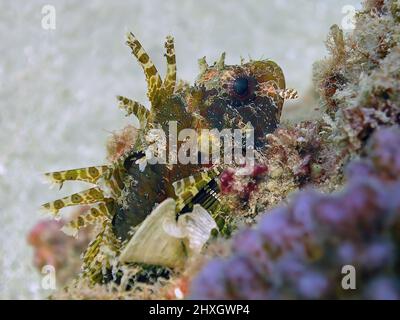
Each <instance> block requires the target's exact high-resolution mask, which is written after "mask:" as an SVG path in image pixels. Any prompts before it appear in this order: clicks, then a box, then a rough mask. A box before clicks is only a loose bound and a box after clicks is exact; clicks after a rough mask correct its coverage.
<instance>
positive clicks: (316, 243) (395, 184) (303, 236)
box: [54, 0, 400, 299]
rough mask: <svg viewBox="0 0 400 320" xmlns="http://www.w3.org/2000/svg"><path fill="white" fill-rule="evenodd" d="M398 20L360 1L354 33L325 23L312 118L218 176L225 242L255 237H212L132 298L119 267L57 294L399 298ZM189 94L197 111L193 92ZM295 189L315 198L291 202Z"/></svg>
mask: <svg viewBox="0 0 400 320" xmlns="http://www.w3.org/2000/svg"><path fill="white" fill-rule="evenodd" d="M399 17H400V5H399V2H398V1H394V0H393V1H392V0H372V1H371V0H369V1H365V2H364V4H363V8H362V9H361V11H360V12H358V13H357V15H356V25H355V29H354V30H353V31H352V32H350V33H347V34H345V33H343V31H342V30H341V29H340V28H339V27H338V26H336V25H335V26H333V27H332V28H331V31H330V34H329V36H328V40H327V47H328V49H329V52H330V55H329V57H327V58H326V59H324V60H322V61H320V62H317V63H315V66H314V84H315V89H316V90H317V91H318V93H319V96H320V104H321V109H322V110H323V114H322V116H321V118H320V119H317V120H310V121H303V122H300V123H296V124H292V125H290V124H287V125H280V126H279V127H278V128H277V129H276V130H275V131H274V132H271V133H269V134H268V135H267V136H266V140H265V142H266V144H265V148H264V147H262V148H260V149H259V150H258V152H257V153H256V164H255V166H254V167H243V166H231V167H230V168H227V169H224V171H223V172H222V174H221V176H220V188H221V197H220V201H221V204H222V206H221V207H222V208H223V210H222V211H223V212H222V213H221V217H223V219H222V221H218V219H216V223H217V225H218V227H219V229H220V230H224V232H222V235H224V236H225V237H227V238H229V237H230V235H231V234H232V233H233V232H236V231H235V230H236V229H241V228H243V225H253V224H255V223H257V226H256V227H255V228H254V229H251V228H247V229H245V230H244V231H240V232H239V233H238V234H237V235H234V236H233V240H230V239H227V240H221V237H220V236H219V235H215V236H216V239H211V240H209V242H208V244H209V245H208V246H206V247H205V248H203V251H202V255H201V256H198V257H197V258H196V259H195V260H190V261H188V262H187V264H186V265H185V268H184V269H181V270H170V271H169V272H168V273H166V274H164V276H163V277H159V279H158V280H157V279H156V280H155V281H153V282H151V283H143V284H142V285H141V286H140V287H135V290H132V288H133V287H132V286H128V285H127V283H129V280H128V278H127V274H129V270H130V268H131V270H133V269H135V268H137V265H132V266H130V265H126V266H124V268H125V273H124V275H122V279H123V280H124V281H122V282H120V284H117V283H116V282H115V281H111V282H109V283H106V284H103V285H96V286H95V287H90V286H89V285H86V282H85V281H84V280H82V279H81V280H79V281H78V282H77V283H76V284H75V285H74V286H70V288H68V289H67V291H66V292H62V293H60V295H61V297H63V298H65V297H72V298H73V297H78V296H79V297H82V295H83V296H85V297H90V298H101V297H107V298H110V297H115V298H144V297H145V298H176V297H178V295H175V294H174V293H173V292H175V290H177V289H179V292H180V295H179V297H181V295H183V296H186V295H187V296H188V297H193V298H263V299H264V298H315V299H316V298H373V299H374V298H399V294H400V292H399V262H398V259H397V257H396V256H395V251H396V250H398V249H399V235H398V231H396V230H397V229H398V224H399V221H400V219H399V212H400V209H399V208H400V204H399V202H398V200H396V198H397V199H398V198H399V190H400V184H399V183H400V178H399V173H400V172H399V161H400V160H399V159H400V150H399V148H400V147H399V145H400V132H399V129H398V128H397V126H398V124H399V123H400V72H399V70H400V24H399V19H400V18H399ZM211 71H213V72H214V73H215V72H217V71H216V70H214V69H212V70H210V71H209V73H210V74H209V76H212V72H211ZM206 75H208V73H207V74H204V73H203V77H205V76H206ZM203 80H204V79H203ZM204 81H205V80H204ZM179 90H182V92H183V91H185V90H188V86H182V89H179ZM189 97H191V99H189V100H188V101H187V103H188V105H189V106H190V105H193V106H196V105H198V103H199V101H198V97H197V95H196V94H192V95H189ZM387 127H392V128H388V129H386V128H387ZM122 136H124V134H122ZM117 140H118V139H117ZM121 145H123V143H122V144H118V143H116V144H113V145H111V147H110V150H120V149H121V147H120V146H121ZM360 158H362V159H361V160H360ZM349 163H351V165H349ZM244 171H247V173H249V174H247V175H243V174H242V173H243V172H244ZM346 172H347V174H345V173H346ZM344 185H346V187H345V188H344V190H343V186H344ZM304 188H305V189H310V188H314V189H318V190H319V191H320V192H322V193H320V192H316V191H312V190H306V191H302V192H300V194H299V195H297V196H293V194H294V193H295V192H297V191H298V190H300V189H304ZM332 192H333V194H332V195H329V193H332ZM271 209H272V212H270V210H271ZM396 228H397V229H396ZM221 243H222V244H221ZM220 251H223V252H224V254H223V255H224V256H226V258H223V259H222V258H218V256H219V255H220V254H221V252H220ZM216 256H217V258H215V259H214V260H212V261H211V262H209V263H207V261H208V260H209V259H210V258H211V259H212V258H214V257H216ZM204 264H205V267H204V269H203V270H202V271H200V274H199V276H198V277H196V274H197V271H198V270H201V269H202V265H204ZM345 264H352V265H354V266H355V267H356V270H358V271H357V281H358V282H357V283H358V284H359V285H360V289H359V290H358V291H355V292H350V293H349V292H348V291H344V290H342V289H341V287H340V284H341V281H340V278H341V276H342V274H341V273H340V268H341V267H342V266H343V265H345ZM232 266H234V267H232ZM135 270H136V269H135ZM150 270H151V271H149V274H156V273H157V272H161V271H159V270H158V271H157V270H154V269H151V268H150ZM135 272H136V271H135ZM135 272H133V274H134V273H135ZM193 278H195V280H194V282H193V283H192V284H191V285H190V283H191V282H192V279H193ZM121 283H122V285H121ZM116 288H117V289H116ZM128 288H129V289H130V290H127V289H128ZM189 288H191V290H189ZM136 289H137V290H136ZM113 292H114V293H115V295H113ZM171 292H172V294H171ZM54 297H55V298H56V297H59V296H58V295H55V296H54Z"/></svg>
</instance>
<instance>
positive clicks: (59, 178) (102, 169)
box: [44, 165, 109, 188]
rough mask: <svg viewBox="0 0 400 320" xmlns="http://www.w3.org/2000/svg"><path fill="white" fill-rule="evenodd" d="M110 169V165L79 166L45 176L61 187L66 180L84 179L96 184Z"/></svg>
mask: <svg viewBox="0 0 400 320" xmlns="http://www.w3.org/2000/svg"><path fill="white" fill-rule="evenodd" d="M108 169H109V166H107V165H104V166H96V167H87V168H79V169H72V170H65V171H56V172H49V173H45V174H44V175H45V177H46V178H47V179H48V180H49V181H50V182H51V183H55V184H59V185H60V188H61V187H62V184H63V183H64V182H65V181H72V180H77V181H84V182H89V183H93V184H95V183H96V182H97V180H99V178H100V177H101V176H102V175H104V174H105V173H106V172H107V171H108Z"/></svg>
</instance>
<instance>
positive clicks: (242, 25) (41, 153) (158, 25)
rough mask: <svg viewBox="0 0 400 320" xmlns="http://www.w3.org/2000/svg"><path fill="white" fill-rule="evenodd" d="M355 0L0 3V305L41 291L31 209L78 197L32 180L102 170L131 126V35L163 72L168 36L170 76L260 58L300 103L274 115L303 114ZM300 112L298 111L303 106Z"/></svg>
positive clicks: (140, 95)
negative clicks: (316, 72) (124, 104)
mask: <svg viewBox="0 0 400 320" xmlns="http://www.w3.org/2000/svg"><path fill="white" fill-rule="evenodd" d="M358 2H359V0H249V1H243V0H227V1H215V0H204V1H201V2H200V1H194V0H193V1H179V0H172V1H171V0H170V1H163V0H156V1H154V0H152V1H138V0H131V1H126V0H116V1H106V0H97V1H94V0H93V1H84V2H83V1H78V0H72V1H71V0H69V1H55V0H53V1H51V0H48V1H38V0H31V1H29V2H26V1H22V0H0V8H1V10H0V34H1V40H2V41H1V45H0V57H1V59H0V128H1V130H0V226H1V228H2V229H1V233H0V268H1V273H0V298H1V299H9V298H13V299H20V298H27V299H34V298H41V297H45V296H47V295H49V294H51V291H50V290H44V289H42V286H41V281H42V279H43V275H42V274H40V272H38V271H37V270H36V268H35V267H34V265H33V262H32V261H33V254H34V252H33V249H32V247H31V246H29V245H28V244H27V235H28V233H29V231H30V230H31V229H32V228H33V226H34V225H35V224H36V223H37V222H38V221H39V220H40V219H43V215H41V213H40V212H39V211H38V207H39V206H40V205H41V204H42V203H44V202H47V201H49V200H53V199H56V198H59V197H60V196H63V195H67V194H69V193H70V192H72V191H77V190H80V189H81V188H80V186H79V185H77V184H73V185H67V184H66V185H65V187H64V188H63V189H62V191H61V192H57V191H56V190H49V186H48V185H46V184H43V182H42V178H41V173H43V172H47V171H53V170H61V169H68V168H76V167H83V166H88V165H96V164H103V163H104V161H105V160H104V159H105V141H106V138H107V136H108V135H109V134H110V132H112V131H113V130H117V129H119V128H121V127H122V126H123V125H124V124H127V123H129V119H126V118H125V117H124V115H123V113H122V112H120V111H119V109H118V108H117V103H116V99H115V96H116V95H118V94H121V95H125V96H128V97H130V98H134V99H136V100H138V101H142V102H143V103H144V104H146V102H147V101H146V96H145V92H146V86H145V81H144V76H143V74H142V70H141V69H140V67H139V66H138V65H137V63H136V61H135V59H133V58H132V56H131V54H130V50H129V49H128V48H127V47H126V46H125V44H124V35H125V33H126V32H127V31H132V32H134V33H135V35H136V36H137V37H138V39H139V40H140V41H141V42H142V44H143V45H144V47H145V48H146V50H147V51H148V53H149V54H150V56H151V58H152V59H153V61H154V62H155V64H156V65H157V66H158V68H159V71H160V72H161V73H163V72H164V70H165V63H164V59H163V58H164V57H163V50H164V46H163V44H164V39H165V36H166V35H168V34H171V35H173V36H174V37H175V43H176V55H177V66H178V77H179V78H181V79H184V80H187V81H190V82H193V80H194V79H195V78H196V75H197V72H198V69H197V59H198V58H200V57H202V56H207V60H208V62H213V61H214V60H216V59H217V58H218V57H219V55H220V54H221V52H222V51H225V52H226V53H227V58H226V62H227V63H228V64H237V63H239V62H240V57H241V56H242V57H244V58H248V57H249V56H250V57H251V58H254V59H259V58H270V59H273V60H274V61H276V62H277V63H279V64H280V65H281V66H282V68H283V70H284V71H285V75H286V81H287V85H288V87H293V88H296V89H298V91H299V93H300V95H301V96H303V100H300V102H297V103H295V104H292V105H287V106H286V109H285V112H284V118H285V119H286V120H287V121H291V120H293V119H295V118H296V119H305V118H307V117H309V116H310V115H311V113H312V110H313V109H314V108H315V107H316V103H315V102H310V101H312V99H311V100H307V99H309V98H307V97H309V96H310V90H311V85H312V74H311V72H312V63H313V62H314V61H315V60H318V59H321V58H322V57H323V56H324V55H325V54H326V50H325V46H324V40H325V38H326V35H327V33H328V31H329V27H330V26H331V25H332V24H333V23H337V24H340V23H341V21H342V19H343V18H345V16H346V13H343V12H342V9H343V7H344V6H345V5H353V6H354V7H355V8H358V5H359V3H358ZM44 5H52V6H54V8H55V10H56V11H55V12H56V25H55V26H56V29H55V30H51V29H50V30H46V29H44V28H42V18H43V16H44V15H43V14H42V8H43V6H44ZM305 105H306V108H304V106H305Z"/></svg>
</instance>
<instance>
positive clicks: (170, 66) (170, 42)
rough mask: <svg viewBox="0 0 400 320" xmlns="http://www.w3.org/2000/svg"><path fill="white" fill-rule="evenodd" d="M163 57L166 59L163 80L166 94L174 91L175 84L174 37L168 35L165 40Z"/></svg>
mask: <svg viewBox="0 0 400 320" xmlns="http://www.w3.org/2000/svg"><path fill="white" fill-rule="evenodd" d="M165 49H166V53H165V57H166V59H167V73H166V75H165V78H164V81H163V89H164V92H165V94H166V95H167V96H169V95H171V94H173V93H174V90H175V85H176V56H175V45H174V38H173V37H171V36H168V37H167V39H166V41H165Z"/></svg>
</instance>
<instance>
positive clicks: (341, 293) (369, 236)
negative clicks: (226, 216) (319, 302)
mask: <svg viewBox="0 0 400 320" xmlns="http://www.w3.org/2000/svg"><path fill="white" fill-rule="evenodd" d="M347 177H348V183H347V187H346V188H345V189H344V190H343V191H342V192H340V193H338V194H333V195H323V194H320V193H317V192H315V191H313V190H306V191H303V192H301V193H300V194H299V195H298V196H297V198H296V199H295V200H294V201H293V202H292V203H291V204H290V205H289V206H287V207H280V208H277V209H275V210H273V211H272V212H270V213H268V214H266V215H265V216H263V218H262V219H261V220H260V221H259V223H258V225H257V227H256V228H254V229H247V230H244V231H242V232H241V233H239V234H238V235H236V236H235V238H234V239H233V242H232V252H233V253H232V256H231V257H229V258H227V259H218V260H216V261H212V262H211V263H210V264H208V265H207V266H206V267H205V268H204V269H203V270H202V271H201V272H200V274H199V275H198V276H197V277H196V278H195V279H194V281H193V283H192V287H191V297H192V298H195V299H212V298H218V299H346V298H366V299H399V298H400V260H399V257H398V255H397V253H398V252H400V232H399V226H400V129H399V128H398V127H392V128H387V129H381V130H378V131H377V133H375V134H374V135H373V136H372V138H371V139H370V142H369V147H368V148H367V157H365V158H364V159H362V160H360V161H358V162H353V163H352V164H351V165H350V166H349V168H348V170H347ZM345 265H352V266H354V268H355V270H356V289H354V290H352V289H347V290H346V289H344V288H343V287H342V285H341V283H342V279H343V277H344V274H342V268H343V266H345Z"/></svg>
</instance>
